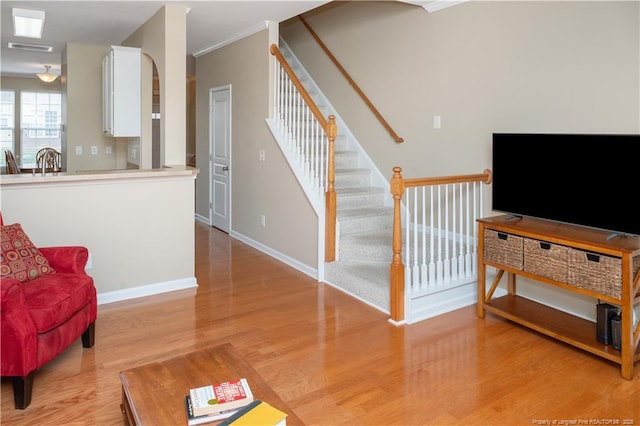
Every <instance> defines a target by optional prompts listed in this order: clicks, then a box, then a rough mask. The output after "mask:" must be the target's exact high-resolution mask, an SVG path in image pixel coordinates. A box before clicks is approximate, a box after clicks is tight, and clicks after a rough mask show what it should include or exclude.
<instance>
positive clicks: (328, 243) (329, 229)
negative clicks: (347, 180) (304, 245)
mask: <svg viewBox="0 0 640 426" xmlns="http://www.w3.org/2000/svg"><path fill="white" fill-rule="evenodd" d="M326 132H327V139H328V140H329V149H328V152H327V191H326V193H325V225H324V226H325V243H324V261H325V262H333V261H334V260H336V188H335V183H336V176H335V157H334V152H335V142H336V136H337V135H338V125H337V124H336V117H335V115H330V116H329V122H328V123H327V129H326Z"/></svg>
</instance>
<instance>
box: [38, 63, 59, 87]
mask: <svg viewBox="0 0 640 426" xmlns="http://www.w3.org/2000/svg"><path fill="white" fill-rule="evenodd" d="M44 67H45V68H46V71H45V72H42V73H39V74H36V75H37V76H38V78H39V79H40V80H42V81H44V82H45V83H52V82H54V81H56V78H58V75H57V74H53V73H50V72H49V68H51V65H45V66H44Z"/></svg>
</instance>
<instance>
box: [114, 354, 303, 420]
mask: <svg viewBox="0 0 640 426" xmlns="http://www.w3.org/2000/svg"><path fill="white" fill-rule="evenodd" d="M240 377H245V378H246V379H247V381H248V382H249V386H250V387H251V390H252V392H253V395H254V398H255V399H260V400H262V401H265V402H268V403H269V404H271V405H273V406H274V407H276V408H278V409H280V410H282V411H284V412H286V413H287V414H288V416H287V426H290V425H302V424H304V423H302V421H301V420H300V419H299V418H298V417H297V416H296V415H295V414H294V413H293V411H291V409H290V408H289V407H288V406H287V404H285V402H284V401H283V400H282V399H280V397H279V396H278V395H277V394H276V393H275V392H274V391H273V389H271V387H269V385H268V384H267V383H266V382H265V381H264V379H263V378H262V377H260V375H259V374H258V372H257V371H256V370H254V369H253V367H252V366H251V365H249V363H247V361H245V360H244V359H243V358H242V357H241V356H240V355H239V354H238V353H237V352H236V350H235V348H234V347H233V345H231V344H230V343H225V344H223V345H220V346H215V347H212V348H208V349H204V350H201V351H196V352H192V353H189V354H187V355H183V356H178V357H175V358H171V359H168V360H165V361H160V362H154V363H150V364H146V365H143V366H140V367H136V368H132V369H129V370H125V371H121V372H120V382H121V383H122V404H121V406H120V407H121V409H122V414H123V416H124V419H125V423H127V424H130V425H150V426H152V425H153V426H155V425H186V424H187V415H186V412H185V405H184V397H185V396H186V395H188V394H189V389H191V388H195V387H199V386H205V385H209V384H213V383H219V382H223V381H226V380H233V379H236V378H240ZM211 424H215V422H214V423H211Z"/></svg>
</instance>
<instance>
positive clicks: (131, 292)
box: [98, 277, 198, 305]
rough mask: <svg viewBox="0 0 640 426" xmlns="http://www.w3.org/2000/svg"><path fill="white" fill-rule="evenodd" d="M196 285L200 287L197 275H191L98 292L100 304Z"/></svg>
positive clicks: (194, 286)
mask: <svg viewBox="0 0 640 426" xmlns="http://www.w3.org/2000/svg"><path fill="white" fill-rule="evenodd" d="M196 287H198V282H197V281H196V277H191V278H183V279H179V280H172V281H165V282H161V283H156V284H148V285H142V286H139V287H133V288H127V289H124V290H116V291H109V292H107V293H98V305H104V304H107V303H113V302H121V301H123V300H129V299H137V298H139V297H145V296H153V295H156V294H161V293H167V292H170V291H176V290H184V289H187V288H196Z"/></svg>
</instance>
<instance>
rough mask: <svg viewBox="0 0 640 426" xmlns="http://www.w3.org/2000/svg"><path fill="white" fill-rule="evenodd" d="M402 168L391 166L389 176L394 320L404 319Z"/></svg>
mask: <svg viewBox="0 0 640 426" xmlns="http://www.w3.org/2000/svg"><path fill="white" fill-rule="evenodd" d="M401 172H402V168H401V167H397V166H396V167H394V168H393V177H392V178H391V185H390V186H391V194H393V260H392V261H391V270H390V276H391V294H390V297H389V298H390V313H391V319H392V320H393V321H396V322H401V321H404V264H403V263H402V222H401V209H400V201H401V200H402V193H403V192H404V179H403V178H402V174H401Z"/></svg>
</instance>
